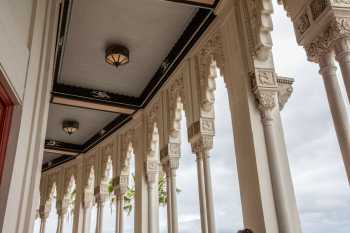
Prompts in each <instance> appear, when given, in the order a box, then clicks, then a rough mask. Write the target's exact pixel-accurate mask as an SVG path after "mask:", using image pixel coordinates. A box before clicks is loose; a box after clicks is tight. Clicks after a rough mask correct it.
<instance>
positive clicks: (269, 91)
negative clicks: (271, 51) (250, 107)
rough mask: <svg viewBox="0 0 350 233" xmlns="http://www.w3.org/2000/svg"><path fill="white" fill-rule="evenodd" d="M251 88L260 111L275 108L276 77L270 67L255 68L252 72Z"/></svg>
mask: <svg viewBox="0 0 350 233" xmlns="http://www.w3.org/2000/svg"><path fill="white" fill-rule="evenodd" d="M250 76H251V78H252V90H253V93H254V94H255V98H256V100H257V104H258V109H259V110H260V111H267V110H272V109H273V108H275V106H276V105H277V104H276V98H275V95H276V93H277V91H278V84H277V78H276V74H275V72H274V70H272V69H256V70H255V73H252V74H251V75H250Z"/></svg>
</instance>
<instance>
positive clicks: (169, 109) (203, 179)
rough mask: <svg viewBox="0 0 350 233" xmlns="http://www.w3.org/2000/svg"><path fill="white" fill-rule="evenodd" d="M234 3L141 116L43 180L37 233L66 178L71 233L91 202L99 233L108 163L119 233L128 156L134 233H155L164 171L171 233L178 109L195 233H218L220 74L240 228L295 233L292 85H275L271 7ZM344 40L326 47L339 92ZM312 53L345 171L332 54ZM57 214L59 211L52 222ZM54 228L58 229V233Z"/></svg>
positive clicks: (221, 9) (83, 230)
mask: <svg viewBox="0 0 350 233" xmlns="http://www.w3.org/2000/svg"><path fill="white" fill-rule="evenodd" d="M233 2H234V1H221V2H220V4H219V6H218V7H217V10H216V11H215V13H216V15H217V17H216V18H215V20H214V21H213V23H212V24H211V25H210V26H209V28H208V29H207V31H206V32H205V33H204V34H203V35H202V37H201V38H200V40H199V41H198V42H197V43H196V45H195V46H194V47H193V48H192V49H191V51H190V52H189V53H188V54H187V56H186V57H185V58H184V59H183V61H182V62H181V63H180V64H179V66H178V67H177V69H176V70H175V71H174V72H173V74H172V75H171V77H170V78H169V80H168V81H167V82H166V83H165V84H164V85H163V86H162V87H161V89H160V91H159V92H158V93H157V94H156V95H155V96H154V97H153V99H152V100H151V101H150V103H149V104H148V105H147V107H146V108H145V109H143V110H139V111H138V112H137V113H136V114H135V115H134V116H133V119H132V120H131V121H130V122H128V123H127V124H126V125H124V126H123V127H122V128H120V129H118V131H116V132H115V133H114V134H112V135H111V136H109V137H108V138H107V139H105V140H104V141H103V142H101V143H100V144H99V145H97V146H95V147H94V148H93V149H92V150H90V151H88V152H87V153H85V154H81V155H79V156H78V157H77V158H76V159H75V160H73V161H70V162H68V163H65V164H63V165H60V166H58V167H56V168H53V169H51V170H49V171H46V172H44V173H43V174H42V178H41V187H40V193H41V195H40V197H41V201H40V208H39V209H40V218H41V220H42V224H41V231H40V232H41V233H44V232H45V222H46V219H47V213H48V211H49V209H50V205H49V203H50V193H51V190H52V187H53V186H54V184H55V185H56V187H57V190H58V193H60V195H58V200H57V203H59V205H57V206H58V208H60V207H62V206H64V202H65V199H64V193H65V192H66V189H67V188H66V185H65V184H66V183H67V180H69V179H71V177H72V176H73V177H74V179H75V180H76V181H77V184H78V185H77V197H78V198H77V200H76V203H75V208H76V209H78V210H81V211H75V212H74V213H75V215H74V225H76V227H74V230H73V233H87V232H89V227H90V225H89V219H90V216H91V210H90V209H91V207H92V206H93V203H97V210H98V211H97V226H96V231H95V232H96V233H102V232H103V229H102V227H103V211H102V209H103V205H104V203H105V201H106V197H107V189H106V184H105V182H104V179H105V173H106V169H107V164H108V163H109V162H110V163H111V164H112V170H113V172H112V176H113V189H114V193H115V195H116V199H117V201H116V209H117V215H116V216H117V217H116V229H115V232H116V233H123V229H124V228H123V199H124V198H123V197H124V195H125V192H126V190H127V186H128V183H129V182H128V180H129V176H130V158H131V157H132V156H134V158H135V207H134V208H135V210H134V211H135V223H134V224H135V232H137V233H159V202H158V181H159V176H160V175H161V174H163V173H164V174H165V176H166V181H167V195H168V199H167V209H168V210H167V214H168V218H167V221H168V233H178V232H179V223H178V218H179V216H178V208H177V193H176V173H177V170H178V167H179V160H180V159H181V157H182V156H183V155H182V153H181V150H180V148H181V140H180V131H181V128H180V123H179V122H180V121H181V120H182V119H181V112H182V111H184V112H185V114H186V120H187V122H186V123H187V131H188V141H189V143H190V144H191V147H192V152H193V153H194V154H195V156H196V166H197V174H198V196H199V202H200V203H199V204H200V216H201V232H202V233H216V225H215V211H214V205H215V203H214V198H213V195H214V194H213V188H212V181H211V167H210V151H211V149H212V148H213V138H214V137H215V124H214V120H215V112H214V107H213V105H214V102H215V80H216V79H217V78H218V77H219V73H218V70H219V72H220V73H221V75H222V76H223V78H224V81H225V83H226V87H227V90H228V95H229V103H230V109H231V117H232V124H233V128H234V132H233V133H234V138H235V139H234V140H235V141H234V144H235V152H236V159H237V166H238V176H239V184H240V191H241V198H242V209H243V219H244V225H245V227H246V228H248V229H250V230H251V231H253V232H259V233H267V232H268V233H301V227H300V220H299V215H298V211H297V206H296V200H295V195H294V188H293V184H292V179H291V174H290V169H289V164H288V158H287V152H286V146H285V142H284V137H283V127H282V122H281V117H280V111H281V110H282V108H283V106H284V104H285V103H286V102H287V100H288V98H289V96H290V95H291V93H292V90H293V89H292V83H293V80H292V79H289V78H283V77H279V76H278V75H277V74H276V72H275V69H274V64H273V56H272V52H271V49H272V41H271V36H270V32H271V30H272V20H271V14H272V12H273V9H272V3H271V1H270V0H256V1H253V2H254V4H256V5H254V4H250V3H249V2H250V1H237V3H233ZM283 2H284V3H285V2H288V1H283ZM286 8H287V7H286ZM287 9H288V8H287ZM257 17H258V18H259V17H260V19H264V20H258V19H257ZM332 22H333V21H332ZM342 22H343V21H342ZM332 25H334V24H332ZM337 25H338V24H337ZM340 25H343V26H344V25H345V26H347V25H348V24H344V23H343V24H340ZM299 28H300V27H299ZM339 30H340V29H338V31H339ZM344 38H345V37H343V36H341V37H339V38H338V39H337V40H335V41H334V43H333V42H332V43H331V44H332V45H336V46H333V47H332V48H335V53H336V55H337V56H336V59H337V60H338V61H339V63H340V65H341V67H342V73H343V76H344V80H346V82H345V83H346V85H347V83H349V82H350V81H349V80H350V77H348V76H349V75H350V65H349V62H350V58H349V56H350V53H349V51H348V47H347V43H348V40H345V39H344ZM318 40H319V39H318ZM323 44H324V43H321V45H322V46H323ZM319 46H320V45H319V43H318V42H312V43H311V44H307V45H305V47H306V48H307V51H308V54H309V58H311V59H312V60H314V59H313V58H314V57H315V58H316V57H317V62H318V63H319V64H320V68H321V71H320V72H321V74H322V75H323V76H324V81H325V86H326V90H327V94H328V98H329V102H330V106H331V110H332V114H333V117H334V122H335V126H336V130H337V133H338V138H339V142H340V145H341V148H342V152H343V155H344V161H345V163H346V164H347V165H349V155H350V146H349V125H348V117H347V115H346V105H345V103H344V102H343V100H342V97H341V94H340V90H339V86H338V84H337V83H336V82H335V78H336V77H335V76H336V74H335V68H334V63H333V59H334V55H333V52H332V51H333V50H332V51H329V49H327V52H322V53H320V52H317V53H316V52H315V51H319V50H318V48H319ZM315 49H316V50H315ZM322 51H323V50H322ZM316 55H317V56H316ZM315 61H316V60H315ZM348 90H350V88H348ZM348 94H349V97H350V93H349V92H348ZM131 151H132V153H131ZM214 156H215V155H214ZM79 167H80V168H82V169H78V168H79ZM349 167H350V166H347V169H349ZM91 174H93V176H91ZM63 210H64V209H62V208H60V209H58V213H59V218H60V219H61V218H63V217H62V216H64V211H63ZM80 214H82V217H80ZM81 219H82V220H81ZM62 228H63V223H60V221H59V224H58V228H57V233H61V229H62ZM250 230H249V231H250Z"/></svg>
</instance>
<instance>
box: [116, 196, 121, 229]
mask: <svg viewBox="0 0 350 233" xmlns="http://www.w3.org/2000/svg"><path fill="white" fill-rule="evenodd" d="M115 198H116V201H115V204H116V208H115V210H116V213H115V233H119V224H120V222H119V220H120V219H119V212H120V206H121V205H120V200H119V198H118V194H116V195H115Z"/></svg>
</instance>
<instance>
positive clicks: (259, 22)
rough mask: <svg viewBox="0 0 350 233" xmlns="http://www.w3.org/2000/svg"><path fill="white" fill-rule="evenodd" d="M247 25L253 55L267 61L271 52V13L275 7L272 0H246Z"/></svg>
mask: <svg viewBox="0 0 350 233" xmlns="http://www.w3.org/2000/svg"><path fill="white" fill-rule="evenodd" d="M242 2H243V3H244V4H245V12H244V13H246V14H247V16H245V19H246V22H245V23H246V27H247V30H248V39H249V44H250V50H251V52H252V55H253V56H254V57H256V58H257V59H258V60H261V61H265V60H266V59H267V58H268V57H269V56H270V54H271V49H272V39H271V35H270V32H271V31H272V29H273V25H272V19H271V14H272V13H273V7H272V3H271V0H246V1H242Z"/></svg>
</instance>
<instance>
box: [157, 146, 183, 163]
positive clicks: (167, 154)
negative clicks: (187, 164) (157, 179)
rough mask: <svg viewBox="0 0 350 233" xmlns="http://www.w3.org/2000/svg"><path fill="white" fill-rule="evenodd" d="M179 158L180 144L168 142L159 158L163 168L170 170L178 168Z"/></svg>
mask: <svg viewBox="0 0 350 233" xmlns="http://www.w3.org/2000/svg"><path fill="white" fill-rule="evenodd" d="M180 157H181V144H180V143H172V142H169V143H168V144H167V145H166V146H165V147H164V148H163V149H162V150H161V151H160V158H161V163H162V164H163V166H168V167H169V168H170V169H178V168H179V160H180Z"/></svg>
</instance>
